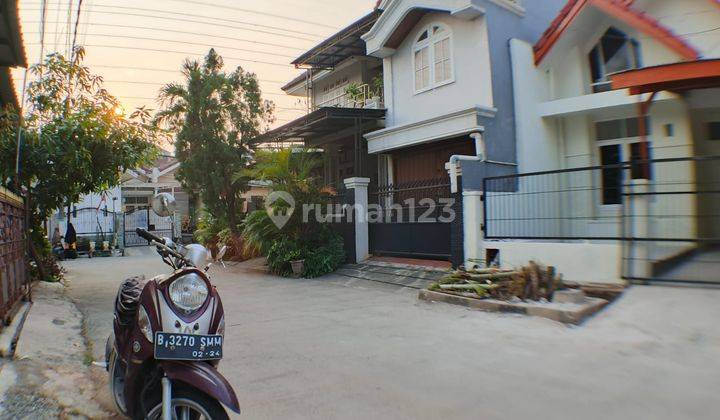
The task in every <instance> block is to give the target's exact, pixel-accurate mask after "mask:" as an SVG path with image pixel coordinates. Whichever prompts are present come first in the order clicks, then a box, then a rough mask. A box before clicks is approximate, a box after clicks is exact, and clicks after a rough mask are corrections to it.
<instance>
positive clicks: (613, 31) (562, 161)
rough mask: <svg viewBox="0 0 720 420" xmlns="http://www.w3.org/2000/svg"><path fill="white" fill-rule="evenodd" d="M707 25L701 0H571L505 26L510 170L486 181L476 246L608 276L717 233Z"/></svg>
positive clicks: (647, 270)
mask: <svg viewBox="0 0 720 420" xmlns="http://www.w3.org/2000/svg"><path fill="white" fill-rule="evenodd" d="M718 27H720V7H718V2H716V1H711V0H683V1H672V0H636V1H632V0H624V1H621V0H571V1H568V2H567V4H566V5H565V7H564V8H563V9H562V11H561V12H560V13H559V15H558V16H557V17H556V18H555V20H554V21H553V22H552V23H551V25H550V26H549V28H548V29H547V30H546V32H545V33H544V35H543V36H542V38H541V39H540V41H538V42H537V43H535V44H533V43H531V42H527V41H523V40H519V39H514V40H512V41H511V43H510V51H511V60H512V63H513V68H512V83H513V85H514V87H515V90H514V101H515V122H516V124H515V125H516V127H517V138H518V142H517V157H518V161H517V163H518V164H519V172H520V173H521V175H522V176H519V177H515V178H511V177H507V178H501V179H495V180H489V181H488V182H486V185H485V187H486V189H489V190H491V191H489V193H488V196H487V200H486V202H485V203H484V206H485V209H484V210H485V212H484V215H483V217H484V221H485V222H486V223H485V226H484V227H485V228H486V230H485V232H484V233H485V236H486V241H485V242H484V247H485V248H491V249H492V250H493V254H497V253H498V252H499V253H500V258H501V259H502V261H503V262H504V263H509V264H520V263H522V262H523V261H527V260H528V259H533V258H535V259H540V260H542V261H544V262H546V263H547V264H553V265H556V266H558V267H559V268H560V271H561V272H565V273H566V277H569V278H571V279H572V280H578V281H595V282H614V281H619V280H620V278H621V277H626V278H630V279H632V278H651V277H655V276H659V275H660V272H661V271H662V270H663V267H665V266H667V264H668V263H670V262H677V261H680V260H682V259H683V257H689V256H692V255H696V253H697V250H698V247H700V246H701V245H702V246H707V245H712V244H715V243H717V242H718V241H720V232H719V231H718V228H717V226H718V223H717V222H718V220H719V219H720V201H719V200H718V195H717V194H715V195H713V194H711V193H710V190H711V189H712V188H711V186H712V185H718V184H720V169H719V168H720V161H718V160H712V159H710V160H707V157H708V156H713V155H715V156H717V155H720V141H718V140H717V139H719V138H720V108H719V106H720V95H718V92H719V91H718V89H717V88H718V78H720V62H718V61H716V59H717V58H718V57H719V56H720V33H718V32H717V28H718ZM700 157H702V158H700ZM538 171H541V172H539V173H538ZM491 187H494V188H491ZM643 200H645V201H644V202H643ZM639 211H642V212H643V213H642V214H639V213H638V212H639ZM487 237H490V238H492V239H493V241H488V240H487ZM497 239H499V240H497ZM496 240H497V241H496ZM628 243H634V244H635V245H634V246H632V247H628V246H627V244H628ZM478 254H484V253H482V252H478ZM708 261H709V259H708V258H705V261H704V262H705V263H706V264H705V266H706V267H711V265H709V264H707V262H708ZM714 264H715V265H714V266H715V267H719V268H720V258H714ZM701 271H702V270H701ZM698 276H700V277H702V275H701V274H698Z"/></svg>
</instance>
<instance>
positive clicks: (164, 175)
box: [122, 154, 190, 217]
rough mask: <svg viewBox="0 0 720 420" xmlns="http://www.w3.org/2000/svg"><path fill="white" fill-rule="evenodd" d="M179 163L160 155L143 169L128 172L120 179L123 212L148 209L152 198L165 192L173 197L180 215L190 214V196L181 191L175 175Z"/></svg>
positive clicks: (169, 157) (170, 157)
mask: <svg viewBox="0 0 720 420" xmlns="http://www.w3.org/2000/svg"><path fill="white" fill-rule="evenodd" d="M179 168H180V162H179V161H178V160H177V159H175V157H174V156H171V155H167V154H166V155H162V156H160V157H159V158H158V159H156V160H155V162H153V164H152V165H150V166H148V167H145V168H138V169H133V170H128V171H126V172H125V174H123V177H122V197H123V202H122V204H123V211H126V212H127V211H130V210H133V209H136V208H140V207H148V206H150V204H151V202H152V201H151V200H152V197H153V196H154V195H155V194H159V193H161V192H167V193H170V194H172V195H173V196H174V197H175V200H176V202H177V211H178V213H179V214H180V215H182V216H183V217H184V216H188V215H189V214H190V196H189V195H188V194H187V193H186V192H185V191H183V189H182V186H181V185H180V181H178V180H177V179H175V173H176V172H177V170H178V169H179Z"/></svg>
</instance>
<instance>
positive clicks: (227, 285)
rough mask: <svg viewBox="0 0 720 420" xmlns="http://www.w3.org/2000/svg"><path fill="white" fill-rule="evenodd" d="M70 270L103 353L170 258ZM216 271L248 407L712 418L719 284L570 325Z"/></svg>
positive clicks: (615, 308)
mask: <svg viewBox="0 0 720 420" xmlns="http://www.w3.org/2000/svg"><path fill="white" fill-rule="evenodd" d="M255 265H256V264H255ZM246 266H249V267H250V268H251V269H245V268H244V267H246ZM66 267H67V268H68V270H69V272H68V280H69V282H70V287H69V289H68V291H69V294H70V296H71V297H73V299H74V300H75V302H76V304H77V305H78V307H79V308H80V310H81V311H82V312H83V314H84V315H85V316H86V318H87V319H88V323H89V325H90V328H89V331H90V332H91V334H90V337H91V340H92V341H93V342H94V344H93V348H94V349H95V350H94V352H95V353H96V354H98V353H100V349H101V348H102V345H104V340H105V338H106V337H107V332H109V330H110V328H111V326H110V322H111V320H112V315H111V311H112V300H113V298H114V295H115V292H116V289H117V285H118V284H119V282H120V280H121V279H122V278H124V277H127V276H129V275H135V274H141V273H143V272H144V273H146V274H155V273H158V272H165V271H166V270H167V269H166V268H164V267H163V266H162V264H161V263H160V260H159V259H158V258H155V257H132V258H130V257H128V258H107V259H93V260H77V261H73V262H71V263H70V264H67V265H66ZM213 273H214V282H215V284H216V285H217V287H218V290H219V291H220V294H221V295H222V297H223V302H224V305H225V308H226V317H227V326H228V327H227V337H226V344H225V345H226V348H225V359H224V360H223V362H222V363H221V365H220V369H221V372H222V373H223V374H225V375H226V376H227V377H228V379H229V380H230V382H231V383H232V384H233V386H234V387H235V390H236V391H237V394H238V398H239V400H240V403H241V406H242V407H243V415H242V416H241V417H240V418H242V419H278V418H283V419H368V418H373V419H437V418H443V419H483V420H492V419H503V420H504V419H527V418H535V419H568V420H575V419H590V420H593V419H598V420H599V419H603V420H604V419H608V418H617V419H639V420H644V419H647V420H650V419H652V420H658V419H659V420H664V419H667V420H677V419H698V420H700V419H703V420H704V419H713V420H714V419H715V418H716V414H717V413H718V412H720V400H719V399H718V398H717V395H716V390H717V389H720V375H718V374H717V372H718V371H720V324H718V322H717V320H718V319H720V305H718V303H717V302H718V301H719V300H720V290H717V289H688V288H666V287H634V288H632V289H630V290H629V291H628V292H627V293H626V294H625V295H624V296H623V297H622V298H620V299H619V300H618V301H616V302H615V303H614V304H612V305H611V306H610V307H609V308H608V309H607V310H605V311H603V312H602V313H600V314H599V315H597V316H595V317H593V318H591V319H590V320H589V321H587V322H586V323H585V324H584V325H583V326H581V327H567V326H564V325H562V324H558V323H555V322H552V321H548V320H544V319H538V318H528V317H523V316H518V315H510V314H494V313H483V312H472V311H468V310H466V309H464V308H459V307H454V306H450V305H445V304H429V303H425V302H419V301H418V300H417V290H413V289H407V288H401V287H398V286H393V285H387V284H383V283H378V282H372V281H365V280H362V279H349V278H347V277H343V276H335V275H331V276H328V277H325V278H321V279H314V280H306V279H284V278H279V277H276V276H271V275H267V274H265V273H262V272H260V271H258V270H257V268H256V267H255V268H253V263H245V264H239V265H229V266H228V268H227V269H222V268H220V267H214V268H213ZM93 325H95V326H93ZM93 331H94V332H93ZM103 373H104V372H103Z"/></svg>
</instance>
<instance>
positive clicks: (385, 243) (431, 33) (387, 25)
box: [362, 0, 562, 263]
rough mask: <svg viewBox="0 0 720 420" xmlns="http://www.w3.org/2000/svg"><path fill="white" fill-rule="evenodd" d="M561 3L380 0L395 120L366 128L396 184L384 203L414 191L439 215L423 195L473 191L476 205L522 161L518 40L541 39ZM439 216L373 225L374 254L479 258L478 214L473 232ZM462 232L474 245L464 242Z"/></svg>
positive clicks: (370, 41)
mask: <svg viewBox="0 0 720 420" xmlns="http://www.w3.org/2000/svg"><path fill="white" fill-rule="evenodd" d="M561 6H562V1H561V0H556V1H542V2H538V1H517V0H425V1H419V0H383V1H381V2H379V5H378V7H379V9H381V10H382V14H381V15H380V17H379V18H378V19H377V22H376V23H375V24H374V25H373V26H372V28H371V29H370V30H369V31H368V32H367V33H366V34H364V35H363V36H362V38H363V39H364V40H365V42H366V44H367V54H368V55H369V56H372V57H377V58H378V59H382V64H383V77H384V92H385V94H384V101H385V106H386V109H387V114H386V118H385V127H384V128H383V129H381V130H377V131H373V132H371V133H368V134H366V135H365V138H366V139H367V145H368V146H367V147H368V151H369V153H370V154H371V155H377V156H378V165H379V171H378V172H379V175H378V182H379V183H380V184H381V185H382V184H386V185H391V186H392V188H387V189H385V190H382V189H381V191H383V192H382V194H384V196H383V197H379V198H380V199H379V200H377V202H379V203H381V204H384V205H385V204H388V203H389V204H393V205H397V204H398V202H405V201H406V198H408V197H409V198H413V199H415V202H414V204H410V205H409V207H411V208H410V210H413V211H414V214H422V213H424V212H426V211H427V212H429V213H426V214H430V215H431V216H433V217H434V216H436V215H437V213H435V211H436V210H434V209H433V208H431V207H428V206H426V205H418V203H419V202H420V200H423V199H431V200H434V202H435V203H439V202H441V201H442V200H447V199H452V197H450V196H451V194H453V193H456V192H457V191H458V190H464V193H463V194H464V195H465V197H463V198H462V199H461V200H462V201H467V202H468V204H472V205H475V201H479V196H480V190H481V186H482V185H481V184H482V179H483V177H485V176H489V175H495V174H506V173H514V172H515V171H516V170H517V160H516V155H517V150H516V128H515V127H516V126H515V112H514V107H515V106H516V104H515V90H516V89H515V87H514V86H513V79H512V62H511V54H510V42H511V40H513V39H519V40H522V41H524V42H527V43H532V42H535V41H536V40H537V39H539V37H540V35H541V34H542V31H543V30H544V29H545V28H546V27H547V25H548V24H549V23H550V21H551V20H552V18H553V17H554V16H555V15H556V13H557V12H558V10H559V9H560V7H561ZM460 181H461V182H460ZM460 183H461V184H462V188H459V186H458V184H460ZM445 184H448V185H445ZM371 199H372V197H371ZM454 199H455V200H458V199H459V198H457V197H456V198H454ZM426 203H427V201H426ZM461 207H463V206H461ZM475 207H477V205H475ZM457 210H460V208H458V209H456V210H455V211H454V214H457V215H458V217H460V218H461V217H462V216H461V214H460V213H461V212H460V211H457ZM469 210H470V209H469ZM467 213H468V214H469V215H472V211H468V212H467ZM432 220H433V222H431V223H428V221H427V220H425V221H419V220H410V221H409V222H411V223H408V220H407V219H406V220H404V221H403V222H404V223H396V220H391V222H392V223H376V224H374V225H371V227H370V249H371V253H376V254H377V253H383V254H390V255H392V254H395V255H411V256H418V257H425V258H439V259H446V258H449V257H450V258H451V260H453V261H454V262H455V263H460V262H462V255H458V254H462V253H465V254H466V255H465V257H468V258H472V257H474V255H473V253H474V250H475V248H476V247H475V245H474V244H475V243H476V241H477V237H478V234H477V232H479V222H478V221H477V220H476V219H470V220H465V225H466V227H465V228H464V232H453V230H452V229H453V228H452V226H451V225H452V224H451V223H446V222H438V219H436V218H433V219H432ZM416 222H417V223H416ZM461 225H462V223H461ZM453 238H455V239H457V238H460V239H459V240H460V241H462V242H463V243H465V242H467V244H464V245H463V246H461V247H460V250H458V249H456V248H454V247H455V245H453V243H454V242H457V241H456V240H455V239H453ZM380 242H382V244H381V243H380ZM456 245H457V244H456Z"/></svg>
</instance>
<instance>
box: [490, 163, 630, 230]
mask: <svg viewBox="0 0 720 420" xmlns="http://www.w3.org/2000/svg"><path fill="white" fill-rule="evenodd" d="M628 169H629V165H624V164H620V165H609V166H592V167H584V168H573V169H565V170H557V171H545V172H534V173H524V174H514V175H506V176H499V177H490V178H485V179H484V180H483V191H485V196H484V201H483V209H484V220H483V231H484V236H485V238H487V239H536V240H593V239H595V240H599V239H620V238H622V236H623V233H622V226H623V223H622V221H623V214H622V194H621V191H622V190H621V188H622V185H623V183H624V182H625V180H626V177H627V176H628V173H627V172H628Z"/></svg>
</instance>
